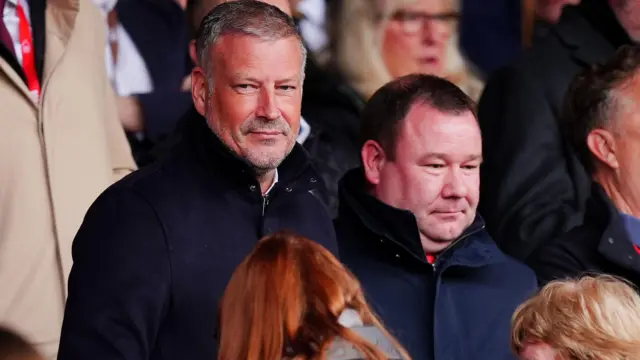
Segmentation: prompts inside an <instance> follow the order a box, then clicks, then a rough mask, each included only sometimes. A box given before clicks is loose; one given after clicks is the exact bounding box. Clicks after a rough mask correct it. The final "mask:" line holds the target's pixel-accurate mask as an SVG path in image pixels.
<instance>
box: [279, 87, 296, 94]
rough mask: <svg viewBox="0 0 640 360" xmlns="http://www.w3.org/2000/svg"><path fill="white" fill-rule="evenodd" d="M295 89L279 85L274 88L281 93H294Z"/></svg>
mask: <svg viewBox="0 0 640 360" xmlns="http://www.w3.org/2000/svg"><path fill="white" fill-rule="evenodd" d="M296 89H297V87H296V86H294V85H279V86H277V87H276V90H277V91H279V92H281V93H291V92H294V91H296Z"/></svg>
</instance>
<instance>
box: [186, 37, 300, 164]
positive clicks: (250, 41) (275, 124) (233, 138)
mask: <svg viewBox="0 0 640 360" xmlns="http://www.w3.org/2000/svg"><path fill="white" fill-rule="evenodd" d="M209 51H210V58H211V64H210V65H209V66H210V68H209V69H208V71H209V72H211V73H212V74H213V79H211V80H212V81H213V84H212V85H213V87H212V88H211V87H210V84H209V83H208V82H207V77H206V76H205V74H204V72H203V71H202V70H201V69H198V70H194V75H195V76H196V79H197V80H196V81H195V82H194V85H193V92H194V95H193V96H194V103H195V105H196V109H197V110H198V112H200V113H201V114H203V115H204V116H205V117H206V118H207V122H208V123H209V127H211V129H212V130H213V132H214V133H216V134H217V135H218V137H220V139H221V140H222V141H223V142H224V143H225V144H226V145H227V146H228V147H229V148H231V150H233V151H234V152H235V153H237V154H238V155H240V156H241V157H243V158H245V159H247V160H248V161H249V163H251V164H252V165H253V167H254V168H255V169H256V170H257V171H258V172H259V173H260V172H265V171H268V170H272V169H275V168H276V167H278V165H280V163H281V162H282V160H284V158H285V157H286V156H287V155H288V154H289V152H290V151H291V149H292V148H293V146H294V144H295V141H296V135H297V134H298V130H299V128H300V107H301V102H302V80H303V77H304V75H303V73H302V66H303V58H302V53H301V50H300V42H299V40H298V39H297V38H296V37H293V36H292V37H289V38H285V39H280V40H274V41H265V40H261V39H259V38H257V37H253V36H243V35H223V36H222V37H221V38H220V39H219V41H218V43H216V44H215V45H213V46H211V47H210V49H209Z"/></svg>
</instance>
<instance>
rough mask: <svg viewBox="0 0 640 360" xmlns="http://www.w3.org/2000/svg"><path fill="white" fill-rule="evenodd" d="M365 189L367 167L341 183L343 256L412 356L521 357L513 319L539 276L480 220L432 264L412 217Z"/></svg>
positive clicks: (418, 359)
mask: <svg viewBox="0 0 640 360" xmlns="http://www.w3.org/2000/svg"><path fill="white" fill-rule="evenodd" d="M362 189H364V178H363V175H362V170H361V169H355V170H352V171H350V172H349V173H347V175H345V177H344V178H343V179H342V181H341V183H340V210H339V215H338V218H337V219H336V222H335V224H336V233H337V235H338V245H339V247H340V257H341V260H342V261H343V262H344V263H345V264H346V265H347V266H348V267H349V268H350V269H351V270H352V271H353V272H354V273H355V275H356V276H357V277H358V279H359V280H360V281H361V282H362V285H363V288H364V290H365V294H366V296H367V299H368V300H369V302H370V304H371V305H372V306H373V308H374V309H375V311H376V312H377V313H378V315H379V316H380V317H381V319H382V322H383V323H384V324H385V325H386V326H387V328H388V329H389V330H390V331H391V333H392V334H394V335H395V336H396V337H397V338H398V340H399V341H400V343H401V344H403V345H404V346H405V347H406V348H407V350H408V351H409V354H410V355H411V356H412V358H413V359H414V360H430V359H447V360H483V359H486V360H506V359H516V357H515V356H514V355H513V354H512V353H511V351H510V348H509V339H510V337H509V334H510V321H511V315H512V314H513V312H514V310H515V309H516V307H517V306H518V305H520V304H521V303H522V302H523V301H524V300H526V299H527V298H528V296H530V295H532V294H533V293H534V292H535V291H536V278H535V275H534V274H533V271H531V270H530V269H529V268H527V267H526V266H525V265H522V264H520V263H518V262H516V261H515V260H513V259H511V258H509V257H508V256H506V255H504V254H503V253H502V252H501V251H500V250H499V249H498V248H497V247H496V245H495V244H494V243H493V241H492V240H491V238H490V237H489V235H488V234H487V233H486V231H485V230H484V225H483V223H482V220H481V219H480V218H479V217H478V219H477V220H476V221H475V222H474V223H473V224H472V225H471V226H470V227H469V228H468V229H467V230H466V231H465V232H464V234H463V235H462V236H461V237H460V238H459V239H458V240H457V241H456V242H455V243H454V245H452V246H451V247H450V248H449V249H448V250H445V251H444V252H443V253H442V254H441V255H439V256H438V259H437V260H436V262H435V263H434V265H431V264H429V263H428V262H427V259H426V255H425V253H424V251H423V249H422V245H421V243H420V237H419V233H418V227H417V224H416V220H415V217H414V216H413V214H412V213H410V212H409V211H404V210H399V209H396V208H393V207H391V206H388V205H386V204H384V203H382V202H380V201H378V200H377V199H375V198H374V197H372V196H370V195H367V194H365V193H364V192H363V191H362Z"/></svg>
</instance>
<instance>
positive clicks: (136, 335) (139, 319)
mask: <svg viewBox="0 0 640 360" xmlns="http://www.w3.org/2000/svg"><path fill="white" fill-rule="evenodd" d="M73 260H74V264H73V268H72V270H71V274H70V277H69V297H68V300H67V305H66V309H65V316H64V322H63V326H62V334H61V341H60V349H59V354H58V359H59V360H86V359H92V360H107V359H108V360H112V359H127V360H147V359H149V358H150V353H151V351H152V349H153V346H154V344H155V343H156V339H157V334H158V329H159V327H160V325H161V323H162V320H163V318H164V317H165V314H166V311H167V306H168V302H169V291H170V289H169V287H170V278H171V274H170V267H169V258H168V249H167V246H166V243H165V234H164V232H163V228H162V226H161V224H160V222H159V220H158V218H157V216H156V214H155V212H154V210H153V209H152V208H151V207H150V205H149V204H148V203H147V202H146V201H145V200H144V199H143V198H141V197H140V196H138V195H136V194H134V193H131V192H129V191H124V190H116V189H113V188H111V189H109V190H107V191H106V192H105V193H104V194H103V195H101V196H100V197H99V198H98V200H96V202H95V203H94V205H92V207H91V208H90V209H89V212H88V213H87V216H86V218H85V220H84V222H83V224H82V226H81V228H80V230H79V232H78V234H77V236H76V238H75V239H74V244H73Z"/></svg>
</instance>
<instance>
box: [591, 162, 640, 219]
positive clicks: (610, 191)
mask: <svg viewBox="0 0 640 360" xmlns="http://www.w3.org/2000/svg"><path fill="white" fill-rule="evenodd" d="M594 178H595V180H596V182H597V183H598V184H600V186H602V188H603V189H604V192H605V193H606V194H607V196H608V197H609V199H610V200H611V202H612V203H613V205H614V206H615V207H616V208H617V209H618V210H619V211H621V212H623V213H625V214H629V215H632V216H635V217H638V218H640V206H636V205H635V204H634V203H633V201H632V197H631V196H629V195H628V194H625V191H624V189H623V188H622V187H621V186H620V182H619V181H618V180H617V179H616V177H614V176H613V175H612V174H610V173H606V174H604V173H598V174H596V175H595V176H594Z"/></svg>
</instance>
